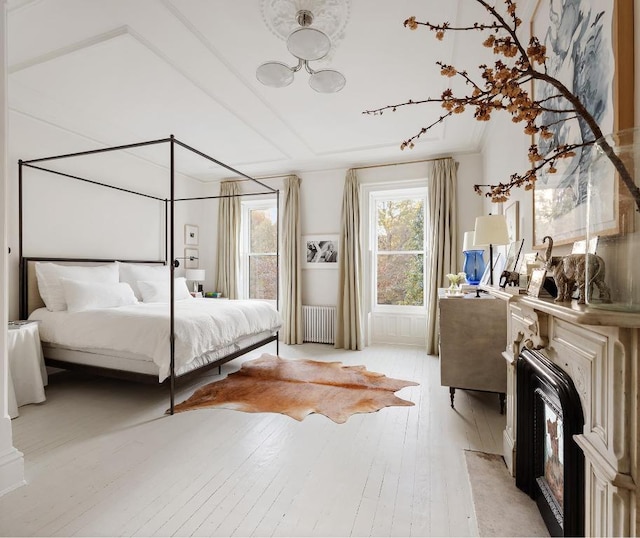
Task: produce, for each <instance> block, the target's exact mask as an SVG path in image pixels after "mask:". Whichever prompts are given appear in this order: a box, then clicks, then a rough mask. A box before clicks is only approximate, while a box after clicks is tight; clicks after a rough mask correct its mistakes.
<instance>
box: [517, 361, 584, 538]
mask: <svg viewBox="0 0 640 538" xmlns="http://www.w3.org/2000/svg"><path fill="white" fill-rule="evenodd" d="M516 376H517V388H516V395H517V402H518V404H517V405H518V408H517V420H518V422H517V424H516V428H517V436H516V444H517V446H518V458H517V460H516V469H515V473H516V476H515V478H516V486H518V488H520V489H521V490H522V491H524V492H525V493H527V494H528V495H529V496H530V497H531V498H533V499H534V500H535V501H536V503H537V504H538V507H539V509H540V513H541V514H542V518H543V519H544V521H545V523H546V525H547V528H548V529H549V533H550V534H551V536H584V456H583V454H582V451H581V450H580V448H579V447H578V445H577V444H576V442H575V441H574V439H573V436H574V435H578V434H580V433H582V430H583V427H584V417H583V414H582V405H581V404H580V396H579V395H578V392H577V391H576V388H575V386H574V384H573V381H572V380H571V378H570V377H569V375H568V374H567V373H566V372H565V371H564V370H562V369H561V368H559V367H558V366H556V365H555V364H554V363H552V362H551V361H550V360H549V359H547V358H546V357H545V356H544V355H543V354H542V353H540V352H538V351H533V350H529V349H524V350H522V352H521V353H520V355H519V357H518V361H517V366H516Z"/></svg>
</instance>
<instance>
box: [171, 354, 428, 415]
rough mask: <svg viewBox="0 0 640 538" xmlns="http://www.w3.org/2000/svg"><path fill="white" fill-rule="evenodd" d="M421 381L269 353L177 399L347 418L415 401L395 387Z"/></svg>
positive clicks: (194, 405)
mask: <svg viewBox="0 0 640 538" xmlns="http://www.w3.org/2000/svg"><path fill="white" fill-rule="evenodd" d="M417 384H418V383H414V382H413V381H402V380H400V379H392V378H390V377H386V376H385V375H383V374H379V373H376V372H369V371H368V370H367V369H366V368H365V367H364V366H343V365H342V363H340V362H320V361H312V360H309V359H294V360H290V359H282V358H280V357H276V356H274V355H268V354H266V353H265V354H263V355H262V356H261V357H259V358H257V359H254V360H251V361H247V362H245V363H244V364H243V365H242V367H241V368H240V370H239V371H237V372H234V373H232V374H229V375H228V376H227V377H226V378H225V379H222V380H220V381H215V382H214V383H210V384H208V385H206V386H204V387H202V388H200V389H198V390H197V391H196V392H195V393H194V394H193V396H191V397H190V398H189V399H188V400H186V401H184V402H182V403H181V404H178V405H176V406H175V412H180V411H188V410H191V409H202V408H205V407H224V408H227V409H237V410H239V411H245V412H248V413H261V412H262V413H265V412H268V413H282V414H285V415H288V416H290V417H292V418H295V419H296V420H302V419H304V417H306V416H307V415H309V414H310V413H320V414H323V415H325V416H327V417H329V418H330V419H331V420H333V421H334V422H337V423H338V424H342V423H344V422H346V420H347V419H348V418H349V417H350V416H351V415H353V414H355V413H371V412H374V411H378V410H380V409H382V408H383V407H388V406H391V405H402V406H410V405H413V402H409V401H407V400H403V399H401V398H398V397H397V396H396V395H395V394H394V392H396V391H398V390H400V389H402V388H404V387H408V386H411V385H417Z"/></svg>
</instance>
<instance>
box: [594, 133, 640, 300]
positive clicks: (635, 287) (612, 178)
mask: <svg viewBox="0 0 640 538" xmlns="http://www.w3.org/2000/svg"><path fill="white" fill-rule="evenodd" d="M604 143H606V145H605V144H604ZM607 146H609V147H610V148H612V149H613V152H614V154H615V155H616V156H617V157H618V158H619V159H620V160H621V161H622V162H623V163H624V165H625V167H626V169H627V170H628V171H629V175H630V176H631V178H632V180H633V183H634V185H635V186H636V188H638V189H640V129H627V130H624V131H620V132H617V133H614V134H612V135H609V136H607V137H606V138H605V140H599V141H598V142H597V143H596V147H595V151H594V154H595V155H594V159H593V162H592V165H591V167H590V175H589V182H588V188H587V199H588V202H587V241H588V242H589V243H591V241H592V240H594V239H597V240H598V243H597V245H598V255H599V256H600V257H601V258H602V259H603V260H605V263H606V265H607V273H608V274H607V282H608V284H609V289H610V296H609V298H608V299H609V300H607V297H606V296H605V297H603V296H602V294H600V293H592V292H595V290H594V289H589V288H587V290H586V293H587V295H586V302H587V303H588V304H589V306H592V307H596V308H601V309H606V310H615V311H620V312H640V209H638V208H637V207H636V205H635V201H636V200H635V198H634V196H633V195H632V194H631V193H630V192H629V190H628V189H625V188H617V185H618V177H619V175H618V174H616V173H615V170H614V167H613V165H612V164H611V159H610V158H609V156H608V155H607V154H606V151H607ZM604 178H607V180H608V181H609V182H610V183H609V184H610V187H609V188H608V189H604V190H602V189H601V187H600V185H601V183H602V181H603V179H604ZM607 193H609V195H610V196H611V195H613V196H616V197H617V199H616V200H614V201H615V202H617V204H614V206H615V208H617V209H618V211H617V212H614V214H613V215H614V216H616V213H617V216H618V223H619V228H618V229H617V230H614V231H617V233H615V234H611V233H610V232H609V233H608V232H607V230H606V229H605V230H603V227H605V226H606V219H607V217H606V216H603V213H604V209H603V207H602V205H603V204H604V206H605V208H606V207H607V206H609V205H611V203H610V202H607V201H606V200H604V201H603V199H602V197H603V194H604V195H606V194H607ZM611 193H613V194H611ZM610 213H611V212H610V211H609V214H610ZM591 269H592V268H591V267H590V266H589V265H588V266H587V268H586V270H587V279H588V280H590V278H591V276H590V275H591V273H590V271H591ZM594 269H595V268H594Z"/></svg>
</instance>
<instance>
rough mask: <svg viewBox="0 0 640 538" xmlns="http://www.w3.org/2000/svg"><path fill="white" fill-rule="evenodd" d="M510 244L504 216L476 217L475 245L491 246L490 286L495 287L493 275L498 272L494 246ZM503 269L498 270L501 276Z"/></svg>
mask: <svg viewBox="0 0 640 538" xmlns="http://www.w3.org/2000/svg"><path fill="white" fill-rule="evenodd" d="M508 242H509V233H508V231H507V221H506V220H505V218H504V215H486V216H483V217H476V227H475V244H476V245H477V246H484V245H489V265H490V267H491V271H490V272H489V284H490V285H491V286H493V280H494V278H493V275H494V271H496V269H497V268H496V266H495V264H496V263H497V261H496V262H494V259H493V246H494V245H506V244H507V243H508ZM501 272H502V268H500V269H498V270H497V273H498V274H500V273H501Z"/></svg>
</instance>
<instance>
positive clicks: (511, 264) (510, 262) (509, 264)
mask: <svg viewBox="0 0 640 538" xmlns="http://www.w3.org/2000/svg"><path fill="white" fill-rule="evenodd" d="M523 245H524V239H521V240H520V241H513V242H512V243H509V249H508V250H507V259H506V262H505V265H504V270H505V271H509V272H513V271H518V268H519V267H520V265H519V264H518V262H519V261H520V254H521V253H522V247H523Z"/></svg>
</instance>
